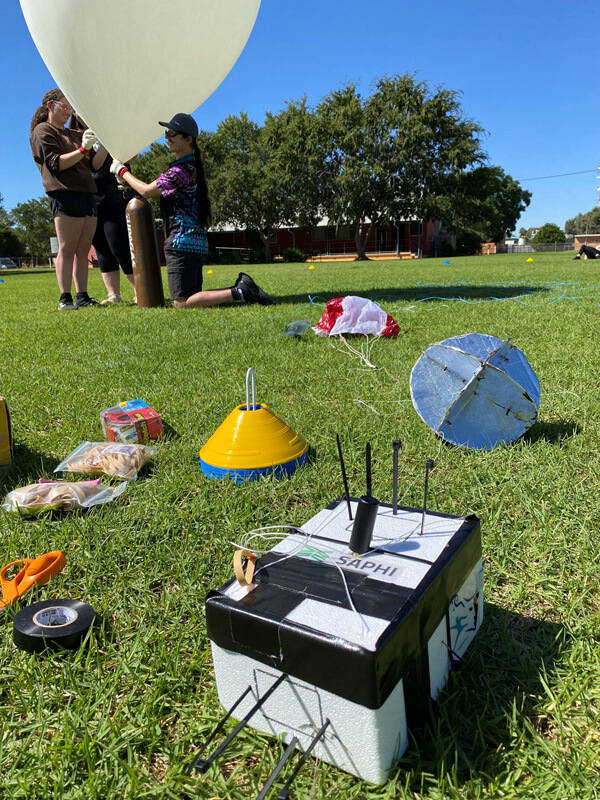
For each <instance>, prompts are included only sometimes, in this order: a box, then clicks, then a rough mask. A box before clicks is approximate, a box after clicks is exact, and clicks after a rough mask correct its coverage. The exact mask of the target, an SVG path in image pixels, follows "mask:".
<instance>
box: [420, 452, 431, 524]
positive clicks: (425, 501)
mask: <svg viewBox="0 0 600 800" xmlns="http://www.w3.org/2000/svg"><path fill="white" fill-rule="evenodd" d="M431 469H433V458H428V459H427V461H426V462H425V494H424V495H423V516H422V517H421V531H420V533H419V536H423V528H424V527H425V513H426V511H427V484H428V482H429V470H431Z"/></svg>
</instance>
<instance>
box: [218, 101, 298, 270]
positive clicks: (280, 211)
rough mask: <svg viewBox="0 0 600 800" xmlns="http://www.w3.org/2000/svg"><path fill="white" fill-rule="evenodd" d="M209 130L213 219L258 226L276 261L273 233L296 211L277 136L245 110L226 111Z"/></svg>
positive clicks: (245, 225)
mask: <svg viewBox="0 0 600 800" xmlns="http://www.w3.org/2000/svg"><path fill="white" fill-rule="evenodd" d="M204 135H205V137H206V138H205V152H204V162H205V167H206V171H207V181H208V183H209V189H210V193H211V201H212V210H213V223H214V224H218V223H220V222H221V223H223V222H229V223H231V224H233V225H236V226H237V227H240V228H247V229H251V230H255V231H257V232H258V234H259V236H260V239H261V242H262V243H263V245H264V248H265V258H266V260H267V261H270V260H271V246H270V238H271V235H272V234H273V233H274V232H275V231H276V230H277V229H278V228H280V227H283V226H285V225H288V224H289V220H290V216H291V215H293V211H292V210H293V198H291V197H289V196H287V195H286V194H285V190H284V181H283V180H282V174H281V166H280V163H279V161H278V160H277V159H275V157H274V148H273V144H272V140H271V139H270V137H269V136H268V135H267V132H266V130H265V128H264V127H261V126H259V125H257V124H256V123H255V122H253V121H252V120H251V119H249V118H248V116H247V114H244V113H242V114H240V115H239V116H237V117H236V116H229V117H226V118H225V119H224V120H223V121H222V122H221V123H220V124H219V125H218V127H217V130H216V131H215V132H214V133H213V134H212V135H207V134H204Z"/></svg>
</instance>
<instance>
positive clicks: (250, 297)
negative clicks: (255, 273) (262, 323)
mask: <svg viewBox="0 0 600 800" xmlns="http://www.w3.org/2000/svg"><path fill="white" fill-rule="evenodd" d="M235 288H236V289H238V290H239V291H240V293H241V295H242V299H243V301H244V303H258V305H261V306H270V305H271V303H272V302H273V300H272V299H271V298H270V297H269V295H268V294H267V293H266V292H265V291H264V290H263V289H261V288H260V286H259V285H258V284H257V283H256V281H255V280H253V278H251V277H250V275H246V273H245V272H240V274H239V276H238V279H237V281H236V282H235Z"/></svg>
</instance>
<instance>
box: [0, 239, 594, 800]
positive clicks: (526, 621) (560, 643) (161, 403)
mask: <svg viewBox="0 0 600 800" xmlns="http://www.w3.org/2000/svg"><path fill="white" fill-rule="evenodd" d="M526 258H527V257H526V256H525V255H521V254H519V255H505V256H489V257H477V258H463V259H460V258H453V259H450V265H449V266H443V265H442V260H441V259H437V260H433V259H432V260H423V261H403V262H372V263H361V264H358V263H347V264H326V263H323V264H318V265H317V267H316V269H315V270H310V271H309V270H308V265H306V264H290V265H264V266H262V265H261V266H257V267H252V268H249V271H250V273H251V274H252V275H253V276H254V277H255V278H256V279H257V281H258V282H259V283H260V284H261V285H264V287H265V288H266V289H267V290H268V291H269V292H270V293H271V294H272V295H273V296H274V298H275V299H276V301H277V302H276V304H275V305H273V306H271V307H259V306H241V305H236V306H233V305H232V306H228V307H220V308H215V309H205V310H192V311H177V310H174V309H170V308H164V309H162V308H161V309H143V310H141V309H138V308H137V307H135V306H133V305H127V304H124V305H122V306H114V307H109V308H104V307H103V308H91V309H81V310H79V311H77V312H76V313H73V312H71V313H68V312H59V311H58V310H57V304H58V291H57V287H56V281H55V278H54V276H53V274H52V273H51V272H50V271H39V272H37V271H20V272H13V273H10V272H7V273H5V274H3V275H2V276H1V277H2V278H3V280H4V282H3V283H0V347H1V360H0V394H1V395H4V396H5V397H7V398H8V400H9V403H10V407H11V412H12V422H13V432H14V437H15V458H16V467H15V469H14V470H13V471H12V472H10V473H9V474H7V475H4V476H2V477H0V490H1V494H2V496H4V494H5V493H6V492H7V491H9V490H10V489H13V488H15V487H17V486H21V485H24V484H26V483H31V482H33V481H36V480H37V479H38V478H39V477H51V476H52V471H53V469H54V467H55V466H56V465H57V464H58V463H59V461H60V460H61V459H62V458H64V456H66V455H67V454H68V453H69V452H70V451H71V450H72V449H73V448H74V447H76V446H77V445H78V444H79V443H80V442H81V441H83V440H90V441H100V440H101V429H100V421H99V413H98V412H99V411H100V409H103V408H106V407H107V406H111V405H113V404H115V403H116V402H117V401H120V400H127V399H130V398H136V397H141V398H143V399H145V400H146V401H147V402H149V403H150V404H151V405H152V406H153V407H154V408H155V409H156V410H158V411H159V412H160V413H161V415H162V416H163V419H164V420H165V422H166V423H167V424H168V426H169V436H168V438H167V439H166V441H164V442H162V443H160V444H159V445H158V454H157V457H156V459H155V461H154V463H153V465H152V466H151V468H150V469H149V470H148V472H147V473H146V474H145V475H144V476H143V477H141V478H140V479H139V480H138V481H137V482H136V483H134V484H132V485H131V486H130V487H129V488H128V490H127V492H126V493H125V494H124V495H122V497H121V498H120V499H118V500H117V501H116V502H114V503H113V504H111V505H108V506H105V507H103V508H96V509H92V510H91V511H90V512H88V513H87V514H81V515H71V516H54V517H52V516H44V517H43V518H38V519H35V520H23V519H21V518H20V517H18V516H17V515H9V514H6V513H4V512H2V511H0V531H1V536H0V563H2V564H4V563H7V562H9V561H12V560H14V559H15V558H19V557H25V556H29V557H33V556H35V555H38V554H40V553H43V552H46V551H48V550H55V549H60V550H62V551H63V552H64V553H65V554H66V556H67V559H68V566H67V568H66V569H65V570H64V572H63V573H61V574H60V575H59V576H58V577H57V578H56V579H55V580H53V581H52V582H51V583H50V584H48V585H47V586H45V587H43V588H41V589H39V590H36V591H35V592H33V593H31V595H30V599H31V600H32V601H33V600H34V599H37V600H41V599H47V598H52V597H73V598H79V599H82V600H84V601H86V602H88V603H90V604H91V605H92V606H93V607H94V608H95V609H96V611H97V612H98V615H99V622H98V625H97V626H96V627H95V628H94V630H93V631H92V633H91V635H90V638H89V641H88V642H87V643H86V644H85V645H84V646H83V647H81V648H80V649H79V650H77V651H76V652H74V653H69V654H67V655H54V656H35V655H30V654H27V653H24V652H22V651H20V650H17V649H16V648H15V647H14V646H13V644H12V630H11V628H12V625H11V622H12V617H13V612H12V611H11V612H9V613H8V614H6V615H5V620H4V622H0V704H1V710H0V788H1V789H2V791H1V792H0V795H1V796H2V797H3V798H27V800H32V799H33V798H35V800H37V799H38V798H40V800H41V798H44V800H47V798H69V800H71V799H73V800H75V798H77V800H89V799H90V798H92V799H93V800H96V798H97V799H98V800H113V798H115V799H117V798H119V799H120V798H123V799H124V798H127V799H128V800H134V798H140V799H141V798H152V799H154V798H156V799H158V798H173V800H175V798H177V799H178V800H183V799H184V798H186V799H187V798H190V799H194V798H206V799H207V800H208V799H209V798H215V799H216V798H228V799H229V798H231V799H232V800H234V799H235V800H238V799H239V800H241V799H242V798H254V797H255V796H256V794H257V793H258V791H259V788H260V787H261V786H262V784H263V783H264V781H265V779H266V777H267V775H268V774H269V773H270V771H271V770H272V769H273V767H274V765H275V764H276V762H277V760H278V759H279V757H280V755H281V753H282V751H283V748H282V745H281V743H280V742H278V741H277V740H274V739H271V738H268V737H266V736H262V735H260V734H257V733H255V732H253V731H248V732H247V733H244V734H243V735H242V736H241V737H240V738H239V740H236V743H235V744H234V745H232V747H231V749H230V750H229V751H227V753H226V757H225V760H224V761H222V762H221V764H220V766H219V767H212V768H211V771H210V772H209V773H208V774H207V775H206V776H204V777H186V776H184V775H183V766H184V764H185V761H186V758H187V757H188V756H189V754H190V753H192V751H193V750H194V749H196V748H197V747H199V746H200V745H201V744H202V742H203V739H204V738H205V737H206V735H207V734H208V732H209V731H210V730H211V729H212V727H213V726H214V724H215V722H216V720H217V719H218V718H219V717H220V715H221V713H222V711H221V708H220V706H219V702H218V698H217V693H216V686H215V681H214V676H213V671H212V662H211V655H210V646H209V641H208V639H207V635H206V626H205V620H204V599H205V596H206V593H207V592H208V591H209V590H210V589H211V588H213V587H217V586H219V585H220V584H222V583H223V582H224V581H226V580H228V579H229V578H230V577H231V575H232V568H231V557H232V553H233V550H234V548H233V547H232V546H231V544H230V542H232V541H239V539H240V536H241V534H243V532H244V531H248V530H250V529H253V528H255V527H258V526H261V525H268V524H276V523H290V524H296V525H301V524H302V522H303V521H305V520H307V519H308V518H310V517H311V516H312V515H313V514H315V513H316V512H317V511H318V510H319V509H321V508H322V507H323V506H324V505H326V504H328V503H329V502H330V501H331V500H333V499H335V498H336V497H339V496H340V495H341V493H342V486H341V480H340V477H339V467H338V462H337V452H336V446H335V432H336V430H339V432H340V435H341V438H342V441H343V443H344V450H345V457H346V462H347V466H348V470H349V475H350V490H351V492H352V493H353V494H355V495H356V494H357V493H359V492H362V490H363V485H364V484H363V477H364V468H363V452H364V444H365V442H366V441H367V440H370V441H371V443H372V446H373V451H374V466H373V490H374V493H375V495H376V496H377V497H379V498H380V499H381V500H384V501H388V502H389V501H390V500H391V496H392V481H391V463H392V445H391V443H392V440H393V439H396V438H400V439H402V441H403V442H404V450H403V452H402V457H401V464H400V500H401V503H402V504H404V505H409V506H410V505H416V506H419V504H420V503H421V500H422V492H423V471H424V462H425V459H426V458H428V457H431V458H434V459H435V469H434V470H433V472H432V473H431V476H430V481H429V485H430V505H431V508H433V509H435V510H439V511H442V512H444V513H449V514H457V515H461V516H463V515H466V514H469V513H474V514H476V515H477V516H478V517H479V518H480V520H481V529H482V537H483V553H484V572H485V612H484V623H483V627H482V629H481V631H480V632H479V634H478V635H477V637H476V639H475V641H474V643H473V645H472V646H471V648H470V649H469V651H468V652H467V654H466V658H465V663H464V666H463V667H462V669H461V670H460V671H458V672H456V673H453V674H452V675H451V677H450V680H449V683H448V685H447V687H446V689H445V691H444V692H443V693H442V695H441V697H440V714H439V718H438V719H437V720H436V721H435V722H434V723H432V724H431V726H430V727H428V728H427V730H426V731H425V732H424V733H423V735H422V737H420V740H419V741H418V742H416V741H414V742H412V743H411V745H410V746H409V749H408V750H407V752H406V754H405V756H404V758H403V759H402V762H401V764H400V768H399V769H398V770H397V771H395V772H394V773H393V775H392V776H391V779H390V781H389V782H388V784H386V785H384V786H379V787H377V786H371V785H369V784H367V783H364V782H362V781H360V780H358V779H356V778H354V777H351V776H349V775H346V774H344V773H341V772H339V771H338V770H336V769H335V768H333V767H331V766H329V765H327V764H323V763H318V764H317V765H316V766H315V764H314V762H312V761H310V762H309V763H308V764H307V765H306V766H305V767H304V769H303V771H302V772H301V773H300V775H299V778H298V780H297V782H296V784H295V788H294V789H293V794H292V796H293V797H294V798H302V799H303V800H304V799H305V798H313V797H314V798H353V799H358V798H382V799H383V800H388V799H390V798H430V799H431V800H441V798H452V799H454V798H456V799H457V800H458V798H464V799H465V800H467V799H468V800H476V799H477V800H484V799H487V798H524V797H532V798H533V797H535V798H540V797H543V798H547V800H551V798H561V799H562V798H569V799H571V798H595V797H599V796H600V718H599V717H600V679H599V675H600V645H599V636H600V626H599V623H600V613H599V587H600V537H599V535H598V531H599V523H600V504H599V501H598V493H599V489H600V459H599V451H600V433H599V426H598V418H599V403H598V397H599V390H598V387H599V385H600V306H599V304H600V274H599V273H598V269H597V267H596V266H595V264H592V262H589V261H588V262H586V261H580V262H577V263H576V264H573V261H572V260H571V258H572V256H571V255H570V254H547V255H541V254H539V255H538V254H534V261H533V263H526ZM237 272H238V270H237V269H236V268H234V267H217V268H215V273H216V274H215V275H213V276H209V275H205V288H210V287H214V288H217V287H219V286H223V285H231V283H232V282H233V279H234V278H235V276H236V275H237ZM90 284H91V286H90V293H91V294H92V295H95V296H96V297H98V298H99V299H101V298H102V297H104V291H103V290H101V280H100V276H99V274H98V273H97V271H94V273H93V274H91V276H90ZM343 294H360V295H366V296H369V297H372V298H375V299H377V300H378V301H379V302H380V303H381V305H382V306H383V307H384V309H385V310H386V311H388V312H390V313H391V314H392V315H393V316H394V317H395V318H396V320H397V321H398V322H399V324H400V327H401V333H400V335H399V336H398V337H397V338H396V339H393V340H380V341H374V342H373V343H372V346H371V348H370V360H371V362H372V363H373V364H374V365H375V366H376V367H378V369H376V370H374V369H367V368H365V367H364V366H363V365H361V363H360V362H359V361H358V360H356V359H353V358H352V357H351V355H350V353H349V352H348V351H347V350H346V349H345V348H344V347H343V345H340V344H339V343H338V344H337V349H336V347H333V346H332V345H331V344H330V343H329V342H328V341H326V340H324V339H321V338H319V337H317V336H315V335H314V334H313V333H312V331H310V330H309V331H308V332H307V333H306V334H305V335H304V336H303V337H302V338H300V339H293V338H290V337H284V336H282V335H281V333H282V331H283V330H284V329H285V327H286V325H287V324H288V323H289V322H291V321H293V320H296V319H310V321H311V323H312V324H316V322H317V321H318V319H319V317H320V314H321V312H322V305H323V304H324V302H325V301H326V300H327V299H330V298H332V297H337V296H340V295H343ZM124 296H125V297H129V296H130V292H128V287H127V288H126V289H124ZM310 298H313V302H312V303H311V300H310ZM428 298H429V299H428ZM432 298H435V299H432ZM494 298H495V299H494ZM469 332H479V333H488V334H492V335H494V336H498V337H503V338H505V337H512V338H513V340H514V342H515V344H516V345H517V346H518V347H519V348H521V349H522V350H523V351H524V353H525V355H526V356H527V358H528V359H529V361H530V363H531V365H532V366H533V368H534V370H535V371H536V373H537V375H538V378H539V380H540V384H541V388H542V399H541V407H540V414H539V420H538V422H537V424H536V425H535V426H534V427H533V428H532V429H531V430H530V431H529V432H528V433H527V434H526V435H525V436H524V437H523V438H522V439H521V440H520V441H518V442H516V443H515V444H513V445H511V446H503V447H499V448H497V449H495V450H493V451H491V452H471V451H466V450H461V449H456V448H453V447H449V446H446V445H442V444H441V443H440V441H439V440H438V439H436V437H435V436H434V434H433V433H432V432H431V431H430V430H429V429H428V428H427V427H426V426H425V424H424V423H423V422H422V421H421V420H420V419H419V417H418V416H417V414H416V413H415V411H414V409H413V407H412V403H411V400H410V391H409V375H410V371H411V369H412V366H413V364H414V363H415V361H416V360H417V358H418V357H419V355H420V353H421V351H422V349H423V348H425V347H426V346H427V345H428V344H429V343H431V342H434V341H439V340H441V339H444V338H447V337H449V336H455V335H459V334H462V333H469ZM353 344H355V345H357V344H358V342H357V341H356V340H355V341H354V342H353ZM250 366H252V367H254V368H255V370H256V379H257V399H258V400H259V401H261V402H265V403H267V404H268V405H269V406H270V407H271V408H272V409H273V410H274V411H275V412H277V413H278V414H279V415H280V416H282V417H283V418H284V419H285V420H286V421H287V422H288V423H289V424H290V425H291V426H292V427H294V428H296V429H297V430H298V431H299V432H300V433H301V434H302V435H303V436H304V437H305V438H306V440H307V441H308V442H309V444H310V446H311V448H312V450H313V451H314V458H313V460H312V462H311V464H310V465H309V466H308V467H307V468H306V469H302V470H299V471H298V472H297V473H296V475H294V476H293V477H292V478H291V479H289V480H283V481H277V480H273V479H267V480H263V481H260V482H258V483H251V484H247V485H243V486H238V485H235V484H233V483H227V482H215V481H209V480H207V479H205V478H204V477H203V476H202V475H201V473H200V472H199V469H198V450H199V448H200V447H201V446H202V445H203V443H204V442H206V440H207V439H208V437H209V436H210V435H211V434H212V433H213V432H214V430H215V429H216V427H217V426H218V425H220V423H221V422H222V421H223V420H224V419H225V417H226V416H227V414H229V412H230V411H231V410H232V409H233V408H234V407H235V406H236V405H238V404H240V403H243V402H245V374H246V370H247V368H248V367H250ZM276 794H277V792H276V790H273V794H272V796H273V797H275V796H276Z"/></svg>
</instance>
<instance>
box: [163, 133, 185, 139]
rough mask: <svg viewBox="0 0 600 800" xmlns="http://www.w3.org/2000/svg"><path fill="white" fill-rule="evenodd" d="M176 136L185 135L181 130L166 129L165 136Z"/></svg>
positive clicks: (168, 137) (170, 137)
mask: <svg viewBox="0 0 600 800" xmlns="http://www.w3.org/2000/svg"><path fill="white" fill-rule="evenodd" d="M176 136H183V134H182V133H180V132H179V131H165V138H167V139H174V138H175V137H176Z"/></svg>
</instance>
